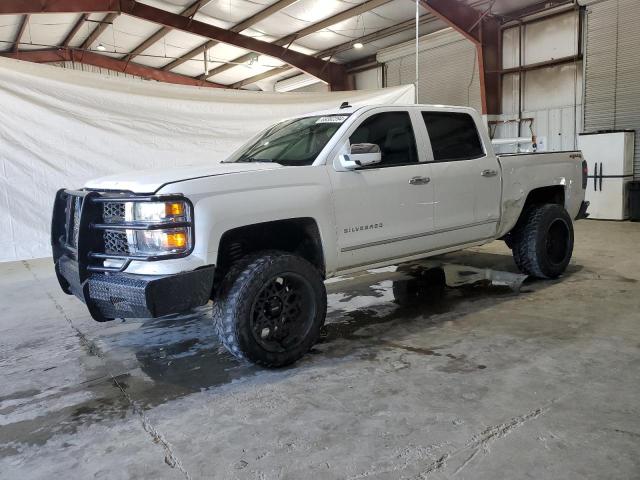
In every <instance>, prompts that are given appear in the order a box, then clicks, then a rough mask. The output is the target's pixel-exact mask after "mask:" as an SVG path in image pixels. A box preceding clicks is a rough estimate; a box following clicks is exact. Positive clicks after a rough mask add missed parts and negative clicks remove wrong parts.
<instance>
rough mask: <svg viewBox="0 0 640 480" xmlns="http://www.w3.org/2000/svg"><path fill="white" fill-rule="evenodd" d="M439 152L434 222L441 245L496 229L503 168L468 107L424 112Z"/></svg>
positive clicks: (435, 151)
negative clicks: (464, 110)
mask: <svg viewBox="0 0 640 480" xmlns="http://www.w3.org/2000/svg"><path fill="white" fill-rule="evenodd" d="M421 116H422V119H423V121H424V125H425V127H426V129H427V133H428V137H429V141H430V145H431V150H432V153H433V163H432V181H433V187H434V195H435V208H434V224H435V230H436V231H437V232H442V235H438V240H439V244H440V245H442V246H448V245H454V244H462V243H467V242H472V241H475V240H480V239H484V238H487V237H490V236H492V235H493V234H494V233H495V229H496V225H497V222H498V220H499V218H500V195H501V183H500V167H499V165H498V161H497V159H496V157H495V156H494V155H492V154H489V155H488V154H487V152H486V149H485V147H484V144H483V140H482V136H481V134H480V132H479V131H478V128H477V126H476V121H475V120H474V118H473V117H472V116H471V115H470V114H469V113H467V112H457V111H448V110H442V111H422V112H421Z"/></svg>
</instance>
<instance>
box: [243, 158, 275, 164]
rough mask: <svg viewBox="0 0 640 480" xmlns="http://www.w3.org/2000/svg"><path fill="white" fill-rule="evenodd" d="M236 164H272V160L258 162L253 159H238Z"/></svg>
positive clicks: (258, 160)
mask: <svg viewBox="0 0 640 480" xmlns="http://www.w3.org/2000/svg"><path fill="white" fill-rule="evenodd" d="M236 163H273V160H260V159H257V158H253V157H246V158H239V159H238V160H236Z"/></svg>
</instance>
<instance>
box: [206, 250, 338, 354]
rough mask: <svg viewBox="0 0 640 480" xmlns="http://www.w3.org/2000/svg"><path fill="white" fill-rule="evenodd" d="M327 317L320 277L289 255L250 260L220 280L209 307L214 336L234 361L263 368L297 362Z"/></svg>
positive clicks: (270, 254)
mask: <svg viewBox="0 0 640 480" xmlns="http://www.w3.org/2000/svg"><path fill="white" fill-rule="evenodd" d="M326 312H327V299H326V290H325V287H324V282H323V280H322V276H321V275H320V273H319V272H318V270H317V269H316V268H315V267H314V266H313V265H311V264H310V263H309V262H307V261H306V260H304V259H303V258H301V257H298V256H297V255H293V254H290V253H287V252H279V251H269V252H261V253H259V254H255V255H251V256H249V257H247V258H245V259H243V260H240V261H239V262H238V263H237V264H235V265H234V266H233V267H232V268H231V270H230V271H229V273H227V275H226V276H225V278H224V279H223V281H222V283H221V285H220V288H219V289H218V292H217V293H216V298H215V299H214V304H213V320H214V324H215V327H216V331H217V333H218V337H219V338H220V340H221V342H222V343H223V344H224V346H225V347H226V348H227V349H228V350H229V352H231V353H232V354H233V355H234V356H236V357H238V358H240V359H245V360H249V361H250V362H253V363H257V364H259V365H263V366H266V367H282V366H285V365H289V364H291V363H293V362H295V361H296V360H298V359H299V358H301V357H302V356H303V355H304V354H305V353H306V352H307V351H309V349H310V348H311V347H312V346H313V344H314V343H315V342H316V340H317V339H318V336H319V334H320V327H322V325H323V323H324V320H325V316H326Z"/></svg>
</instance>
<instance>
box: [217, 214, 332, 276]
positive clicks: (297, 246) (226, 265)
mask: <svg viewBox="0 0 640 480" xmlns="http://www.w3.org/2000/svg"><path fill="white" fill-rule="evenodd" d="M260 250H282V251H285V252H290V253H295V254H296V255H300V256H301V257H302V258H304V259H305V260H307V261H308V262H309V263H311V264H312V265H313V266H315V267H316V268H317V269H318V271H319V272H320V274H321V275H322V277H323V278H324V277H325V275H326V263H325V256H324V250H323V244H322V237H321V234H320V228H319V226H318V223H317V222H316V220H315V219H314V218H311V217H298V218H288V219H283V220H273V221H267V222H260V223H255V224H251V225H243V226H240V227H235V228H232V229H230V230H227V231H226V232H224V233H223V234H222V236H221V238H220V244H219V248H218V254H217V260H216V278H215V281H214V284H215V283H218V282H219V281H220V280H221V279H222V278H223V277H224V275H225V274H226V273H227V272H228V271H229V269H230V268H231V266H232V265H233V264H234V263H235V262H237V261H238V260H240V259H241V258H242V257H244V256H246V255H248V254H250V253H254V252H258V251H260Z"/></svg>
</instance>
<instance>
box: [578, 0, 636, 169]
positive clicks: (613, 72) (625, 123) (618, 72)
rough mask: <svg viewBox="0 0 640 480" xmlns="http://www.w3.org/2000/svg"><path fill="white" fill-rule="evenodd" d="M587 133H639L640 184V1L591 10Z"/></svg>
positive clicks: (617, 1) (611, 2) (620, 0)
mask: <svg viewBox="0 0 640 480" xmlns="http://www.w3.org/2000/svg"><path fill="white" fill-rule="evenodd" d="M585 24H586V42H585V80H584V82H585V92H584V95H585V101H584V129H585V131H587V132H592V131H597V130H622V129H633V130H635V131H636V150H635V159H634V176H635V178H636V179H640V48H639V47H638V46H639V45H640V27H639V25H640V1H638V0H606V1H603V2H600V3H594V4H591V5H587V15H586V22H585Z"/></svg>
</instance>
